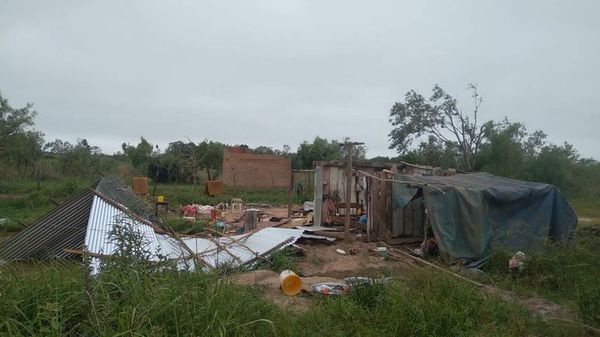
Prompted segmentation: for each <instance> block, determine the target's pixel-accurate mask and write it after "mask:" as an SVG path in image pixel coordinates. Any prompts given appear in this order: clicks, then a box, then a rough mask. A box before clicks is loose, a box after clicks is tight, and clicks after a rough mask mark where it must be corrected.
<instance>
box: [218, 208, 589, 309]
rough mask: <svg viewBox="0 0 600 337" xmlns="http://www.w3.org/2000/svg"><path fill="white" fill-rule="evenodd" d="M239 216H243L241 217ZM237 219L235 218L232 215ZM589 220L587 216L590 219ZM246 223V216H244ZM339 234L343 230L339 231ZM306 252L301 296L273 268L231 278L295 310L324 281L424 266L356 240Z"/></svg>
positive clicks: (506, 295)
mask: <svg viewBox="0 0 600 337" xmlns="http://www.w3.org/2000/svg"><path fill="white" fill-rule="evenodd" d="M261 210H262V211H263V212H264V214H265V216H264V217H263V219H264V220H263V221H261V222H259V224H258V227H259V228H264V227H269V226H274V225H280V226H281V227H282V228H293V227H294V226H297V225H303V224H304V221H303V220H302V219H292V221H289V222H285V218H286V217H287V207H285V206H279V207H270V208H263V209H261ZM273 216H275V217H281V218H284V220H283V221H281V222H269V221H268V220H269V218H270V217H273ZM238 217H239V216H238ZM231 219H232V220H234V218H233V217H232V218H231ZM586 220H587V219H586ZM241 222H243V219H241ZM337 234H339V233H337ZM297 246H298V247H300V248H301V249H302V251H303V252H304V257H303V258H302V259H301V260H300V261H299V262H298V264H297V270H294V272H295V273H296V274H298V275H299V276H301V277H302V292H301V293H300V294H298V295H297V296H286V295H284V294H283V293H282V291H281V289H280V287H279V274H278V273H276V272H273V271H270V270H255V271H250V272H247V273H242V274H236V275H233V276H231V277H230V280H231V281H232V282H234V283H238V284H243V285H250V286H256V287H259V288H261V289H262V291H263V296H264V297H265V298H266V299H268V300H269V301H271V302H273V303H275V304H276V305H278V306H280V307H282V308H285V309H289V310H292V311H296V310H297V311H305V310H307V309H309V308H310V307H311V305H312V303H313V297H314V296H319V295H315V294H314V293H313V292H312V291H311V286H312V285H313V284H315V283H320V282H343V279H344V278H345V277H350V276H369V277H380V276H382V275H383V276H393V277H396V278H399V277H403V275H406V274H407V273H409V272H410V270H411V269H413V268H415V267H423V266H421V265H419V264H418V263H417V262H415V261H412V260H410V259H406V260H402V259H400V260H399V259H392V260H389V259H384V258H382V257H381V256H380V255H379V254H378V253H377V252H376V251H375V249H376V248H377V246H378V245H377V244H376V243H373V242H362V241H360V240H354V241H352V242H351V243H344V242H341V240H338V241H336V242H335V243H334V244H329V245H328V244H324V243H322V242H314V241H304V242H299V243H297ZM337 249H341V250H344V251H345V252H346V253H347V254H346V255H342V254H339V253H338V252H337V251H336V250H337ZM481 291H482V292H485V293H488V294H491V295H493V296H498V297H500V298H502V299H504V300H506V301H517V302H519V303H521V305H523V306H524V307H525V308H526V309H527V310H528V311H530V312H531V313H534V314H537V315H539V316H541V317H542V318H544V319H569V318H572V317H574V314H575V313H574V312H573V311H572V310H570V309H567V308H565V307H562V306H560V305H558V304H556V303H554V302H551V301H548V300H545V299H543V298H540V297H535V296H530V297H527V296H519V295H517V294H515V293H512V292H510V291H506V290H501V289H498V288H494V287H491V286H488V285H486V286H484V287H483V288H481Z"/></svg>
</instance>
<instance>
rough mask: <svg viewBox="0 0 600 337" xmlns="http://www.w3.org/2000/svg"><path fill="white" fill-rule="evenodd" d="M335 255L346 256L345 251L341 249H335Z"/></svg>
mask: <svg viewBox="0 0 600 337" xmlns="http://www.w3.org/2000/svg"><path fill="white" fill-rule="evenodd" d="M335 252H336V253H338V254H341V255H346V251H344V250H343V249H339V248H338V249H336V250H335Z"/></svg>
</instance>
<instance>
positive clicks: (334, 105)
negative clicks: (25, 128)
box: [0, 0, 600, 159]
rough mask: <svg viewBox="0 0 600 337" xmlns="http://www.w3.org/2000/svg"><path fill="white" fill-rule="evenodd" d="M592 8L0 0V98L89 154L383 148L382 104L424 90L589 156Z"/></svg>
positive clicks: (594, 151) (592, 134)
mask: <svg viewBox="0 0 600 337" xmlns="http://www.w3.org/2000/svg"><path fill="white" fill-rule="evenodd" d="M599 13H600V1H595V0H590V1H572V0H568V1H567V0H565V1H560V2H559V1H549V0H541V1H476V0H473V1H454V0H453V1H410V2H408V1H407V2H401V1H363V2H359V1H323V0H321V1H282V0H273V1H266V0H258V1H257V0H252V1H239V2H230V1H172V2H167V1H147V0H144V1H141V0H140V1H122V0H119V1H79V0H78V1H22V0H14V1H13V0H2V1H1V2H0V91H1V92H2V94H3V96H5V97H7V98H8V99H9V101H10V102H11V104H12V105H13V106H21V105H23V104H25V103H26V102H32V103H34V107H35V109H36V110H37V111H38V112H39V115H38V117H37V119H36V128H37V129H39V130H41V131H43V132H44V133H45V134H46V140H48V141H50V140H52V139H55V138H61V139H66V140H70V141H75V140H77V139H78V138H86V139H87V140H88V141H89V142H90V143H91V144H93V145H98V146H100V147H101V149H102V150H103V151H104V152H107V153H112V152H115V151H118V150H120V144H121V143H123V142H130V143H136V144H137V142H138V140H139V137H140V136H145V137H146V138H147V139H149V141H150V142H152V143H155V144H159V145H160V146H161V148H162V149H164V148H165V146H166V144H168V142H170V141H175V140H186V139H187V138H190V139H192V140H194V141H201V140H203V139H211V140H218V141H221V142H224V143H227V144H248V145H250V146H258V145H267V146H272V147H274V148H279V149H281V147H282V146H283V145H284V144H288V145H290V146H291V147H292V149H295V148H296V147H297V146H298V144H299V143H300V142H301V141H302V140H312V139H313V138H314V137H315V136H317V135H319V136H321V137H326V138H328V139H332V138H333V139H341V138H343V137H350V138H351V139H352V140H356V141H363V142H365V143H366V145H367V148H368V155H369V156H376V155H394V154H395V153H394V151H392V150H388V144H389V141H388V136H387V135H388V132H389V131H390V124H389V122H388V113H389V109H390V107H391V106H392V104H393V103H394V101H397V100H400V99H402V97H403V95H404V93H405V92H406V91H407V90H409V89H415V90H417V91H420V92H422V93H424V94H426V95H427V96H429V95H430V93H431V91H430V90H431V88H432V86H433V85H434V84H435V83H439V84H440V85H441V86H442V87H443V88H445V89H446V91H448V92H449V93H450V94H453V95H456V96H458V97H459V98H460V99H461V102H460V103H461V105H462V106H463V107H464V108H465V109H468V108H469V107H471V102H470V101H469V100H468V98H469V96H468V92H467V91H466V88H467V84H468V83H469V82H474V83H477V84H478V85H479V88H480V93H481V94H482V95H483V97H484V102H483V105H482V108H481V113H482V116H483V117H484V118H486V119H502V118H503V117H504V116H506V117H508V119H509V120H511V121H520V122H523V123H524V124H525V125H526V126H527V127H528V129H529V130H531V131H533V130H535V129H542V130H544V131H545V132H546V133H548V134H549V138H550V140H551V141H553V142H555V143H562V142H563V141H568V142H570V143H572V144H574V145H575V147H576V148H577V149H578V150H579V151H580V153H581V154H583V155H584V156H593V157H594V158H596V159H600V133H599V132H598V129H599V128H600V108H599V107H600V93H599V90H598V89H599V86H598V80H599V79H600V20H599V19H598V14H599Z"/></svg>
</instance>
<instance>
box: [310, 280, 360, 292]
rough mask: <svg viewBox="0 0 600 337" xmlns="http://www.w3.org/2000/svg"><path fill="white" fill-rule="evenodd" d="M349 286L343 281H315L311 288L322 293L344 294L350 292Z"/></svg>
mask: <svg viewBox="0 0 600 337" xmlns="http://www.w3.org/2000/svg"><path fill="white" fill-rule="evenodd" d="M350 289H351V288H350V286H348V285H347V284H345V283H333V282H325V283H315V284H313V285H312V290H313V291H314V292H316V293H319V294H322V295H346V294H348V293H350Z"/></svg>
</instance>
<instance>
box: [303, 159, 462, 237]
mask: <svg viewBox="0 0 600 337" xmlns="http://www.w3.org/2000/svg"><path fill="white" fill-rule="evenodd" d="M353 170H354V172H353V179H352V188H351V190H352V194H351V195H350V204H351V205H350V215H351V218H352V223H353V226H355V227H360V228H363V229H364V230H365V231H366V233H367V237H368V239H369V240H373V241H387V242H390V243H402V242H409V241H411V240H413V241H417V240H419V239H421V240H422V238H423V236H424V228H425V221H426V216H425V207H424V205H423V202H422V198H418V197H417V198H415V199H414V200H413V201H410V202H409V203H408V204H406V205H405V206H404V207H394V205H393V202H394V200H393V195H392V185H393V181H394V176H395V174H396V173H397V172H398V173H401V174H404V175H419V176H433V175H437V176H439V175H451V174H454V173H455V171H453V170H443V169H441V168H439V167H431V166H420V165H414V164H410V163H406V162H398V163H381V162H357V163H354V164H353ZM314 189H315V193H314V195H315V210H314V224H316V225H327V224H331V223H336V222H338V223H339V222H340V219H341V217H342V215H344V212H345V207H346V204H345V200H346V162H344V161H327V162H315V187H314ZM363 214H364V215H367V223H366V224H359V223H358V219H359V217H360V215H363Z"/></svg>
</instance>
